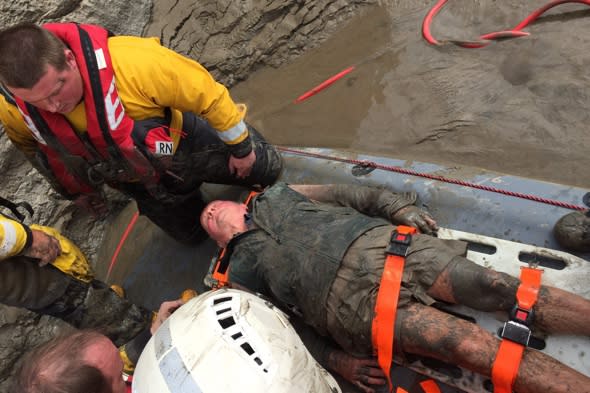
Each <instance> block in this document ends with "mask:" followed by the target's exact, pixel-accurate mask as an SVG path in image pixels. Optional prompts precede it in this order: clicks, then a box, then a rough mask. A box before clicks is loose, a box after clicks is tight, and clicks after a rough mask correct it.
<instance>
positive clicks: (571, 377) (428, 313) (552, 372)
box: [398, 304, 590, 393]
mask: <svg viewBox="0 0 590 393" xmlns="http://www.w3.org/2000/svg"><path fill="white" fill-rule="evenodd" d="M398 318H400V319H401V321H402V322H401V331H400V333H401V343H400V344H401V345H400V346H401V349H402V350H403V351H404V352H405V353H412V354H417V355H422V356H427V357H431V358H435V359H439V360H442V361H444V362H447V363H450V364H456V365H458V366H461V367H464V368H466V369H469V370H472V371H474V372H477V373H479V374H482V375H486V376H490V375H491V370H492V365H493V361H494V359H495V357H496V353H497V351H498V347H499V345H500V340H499V339H497V338H495V337H494V336H493V335H492V334H491V333H489V332H488V331H486V330H484V329H482V328H480V327H479V326H477V325H476V324H474V323H471V322H468V321H465V320H463V319H460V318H457V317H454V316H452V315H449V314H446V313H444V312H442V311H439V310H437V309H435V308H432V307H428V306H424V305H420V304H412V305H410V306H408V307H406V308H403V309H400V310H399V311H398ZM514 391H515V392H517V393H539V392H545V393H567V392H578V393H583V392H590V378H588V377H586V376H584V375H583V374H580V373H579V372H577V371H575V370H573V369H571V368H569V367H567V366H565V365H564V364H562V363H560V362H558V361H557V360H555V359H553V358H552V357H550V356H547V355H545V354H543V353H541V352H538V351H536V350H531V349H526V350H525V352H524V355H523V358H522V362H521V364H520V369H519V370H518V375H517V378H516V382H515V384H514Z"/></svg>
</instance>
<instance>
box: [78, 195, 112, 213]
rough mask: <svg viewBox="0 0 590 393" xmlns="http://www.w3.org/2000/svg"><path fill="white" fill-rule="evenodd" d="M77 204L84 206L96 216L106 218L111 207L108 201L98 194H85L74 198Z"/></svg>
mask: <svg viewBox="0 0 590 393" xmlns="http://www.w3.org/2000/svg"><path fill="white" fill-rule="evenodd" d="M74 203H75V204H76V206H78V207H81V208H83V209H84V210H86V211H87V212H89V213H90V214H92V215H93V216H94V217H95V218H104V217H105V216H106V215H107V213H108V212H109V209H108V207H107V204H106V201H105V200H104V199H103V197H102V196H100V195H98V194H83V195H80V196H78V197H77V198H76V199H74Z"/></svg>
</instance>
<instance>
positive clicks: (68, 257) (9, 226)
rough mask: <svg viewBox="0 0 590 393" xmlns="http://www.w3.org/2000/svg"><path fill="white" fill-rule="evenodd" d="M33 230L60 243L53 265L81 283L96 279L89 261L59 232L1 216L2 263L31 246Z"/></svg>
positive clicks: (0, 247)
mask: <svg viewBox="0 0 590 393" xmlns="http://www.w3.org/2000/svg"><path fill="white" fill-rule="evenodd" d="M31 230H38V231H42V232H45V233H46V234H48V235H50V236H53V237H54V238H56V239H57V240H58V241H59V245H60V247H61V254H60V255H59V256H58V257H57V259H56V260H55V261H53V262H52V263H51V264H52V265H53V266H55V267H56V268H58V269H59V270H61V271H62V272H64V273H65V274H67V275H70V276H72V277H74V278H76V279H78V280H80V281H83V282H90V281H92V279H93V278H94V275H93V273H92V269H91V267H90V265H89V264H88V260H87V259H86V257H85V256H84V254H83V253H82V251H80V249H79V248H78V247H76V245H75V244H74V243H72V242H71V241H70V240H69V239H67V238H65V237H64V236H62V235H61V234H60V233H59V232H58V231H57V230H55V229H53V228H50V227H46V226H42V225H31V226H30V227H28V226H26V225H24V224H21V223H20V222H18V221H15V220H13V219H11V218H8V217H6V216H3V215H1V214H0V263H2V262H1V261H2V260H4V259H7V258H10V257H13V256H16V255H19V254H21V253H22V252H23V251H24V250H25V248H26V247H28V246H29V245H30V242H31V241H32V239H31V236H32V235H31Z"/></svg>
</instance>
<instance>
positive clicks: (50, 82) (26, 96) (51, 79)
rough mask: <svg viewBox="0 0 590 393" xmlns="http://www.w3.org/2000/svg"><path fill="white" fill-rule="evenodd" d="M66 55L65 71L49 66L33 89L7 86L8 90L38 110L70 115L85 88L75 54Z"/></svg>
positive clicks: (68, 52)
mask: <svg viewBox="0 0 590 393" xmlns="http://www.w3.org/2000/svg"><path fill="white" fill-rule="evenodd" d="M65 55H66V67H65V69H64V70H63V71H58V70H56V69H55V67H53V66H50V65H47V70H46V72H45V74H44V75H43V76H42V77H41V79H40V80H39V82H37V84H36V85H35V86H33V87H32V88H31V89H22V88H16V87H10V86H7V87H8V89H9V90H10V91H11V92H12V94H14V95H15V96H17V97H19V98H21V99H23V100H24V101H26V102H28V103H29V104H31V105H34V106H36V107H37V108H40V109H43V110H46V111H49V112H54V113H61V114H66V113H70V112H71V111H73V110H74V108H75V107H76V106H77V105H78V104H79V103H80V101H81V100H82V96H83V95H84V86H83V83H82V76H81V75H80V70H79V69H78V64H77V63H76V59H75V57H74V54H73V53H72V51H70V50H69V49H65Z"/></svg>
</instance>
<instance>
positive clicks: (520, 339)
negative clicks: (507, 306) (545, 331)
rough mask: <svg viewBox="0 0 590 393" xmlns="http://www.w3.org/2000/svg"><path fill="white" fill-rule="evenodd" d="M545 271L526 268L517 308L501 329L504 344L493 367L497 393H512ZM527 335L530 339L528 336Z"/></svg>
mask: <svg viewBox="0 0 590 393" xmlns="http://www.w3.org/2000/svg"><path fill="white" fill-rule="evenodd" d="M542 274H543V270H541V269H535V268H530V267H523V268H521V271H520V286H519V287H518V290H517V291H516V300H517V307H516V308H515V310H514V315H513V316H512V317H513V318H512V320H511V321H508V322H506V324H505V325H504V329H503V330H502V338H503V340H502V342H500V348H498V353H497V354H496V359H495V360H494V365H493V366H492V383H493V384H494V393H512V387H513V386H514V382H515V381H516V376H517V374H518V369H519V367H520V362H521V360H522V355H523V353H524V349H525V347H526V346H527V344H528V339H529V337H530V329H529V325H530V323H532V312H533V306H534V305H535V303H536V302H537V298H538V294H539V288H540V287H541V275H542ZM527 334H528V336H527Z"/></svg>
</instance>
